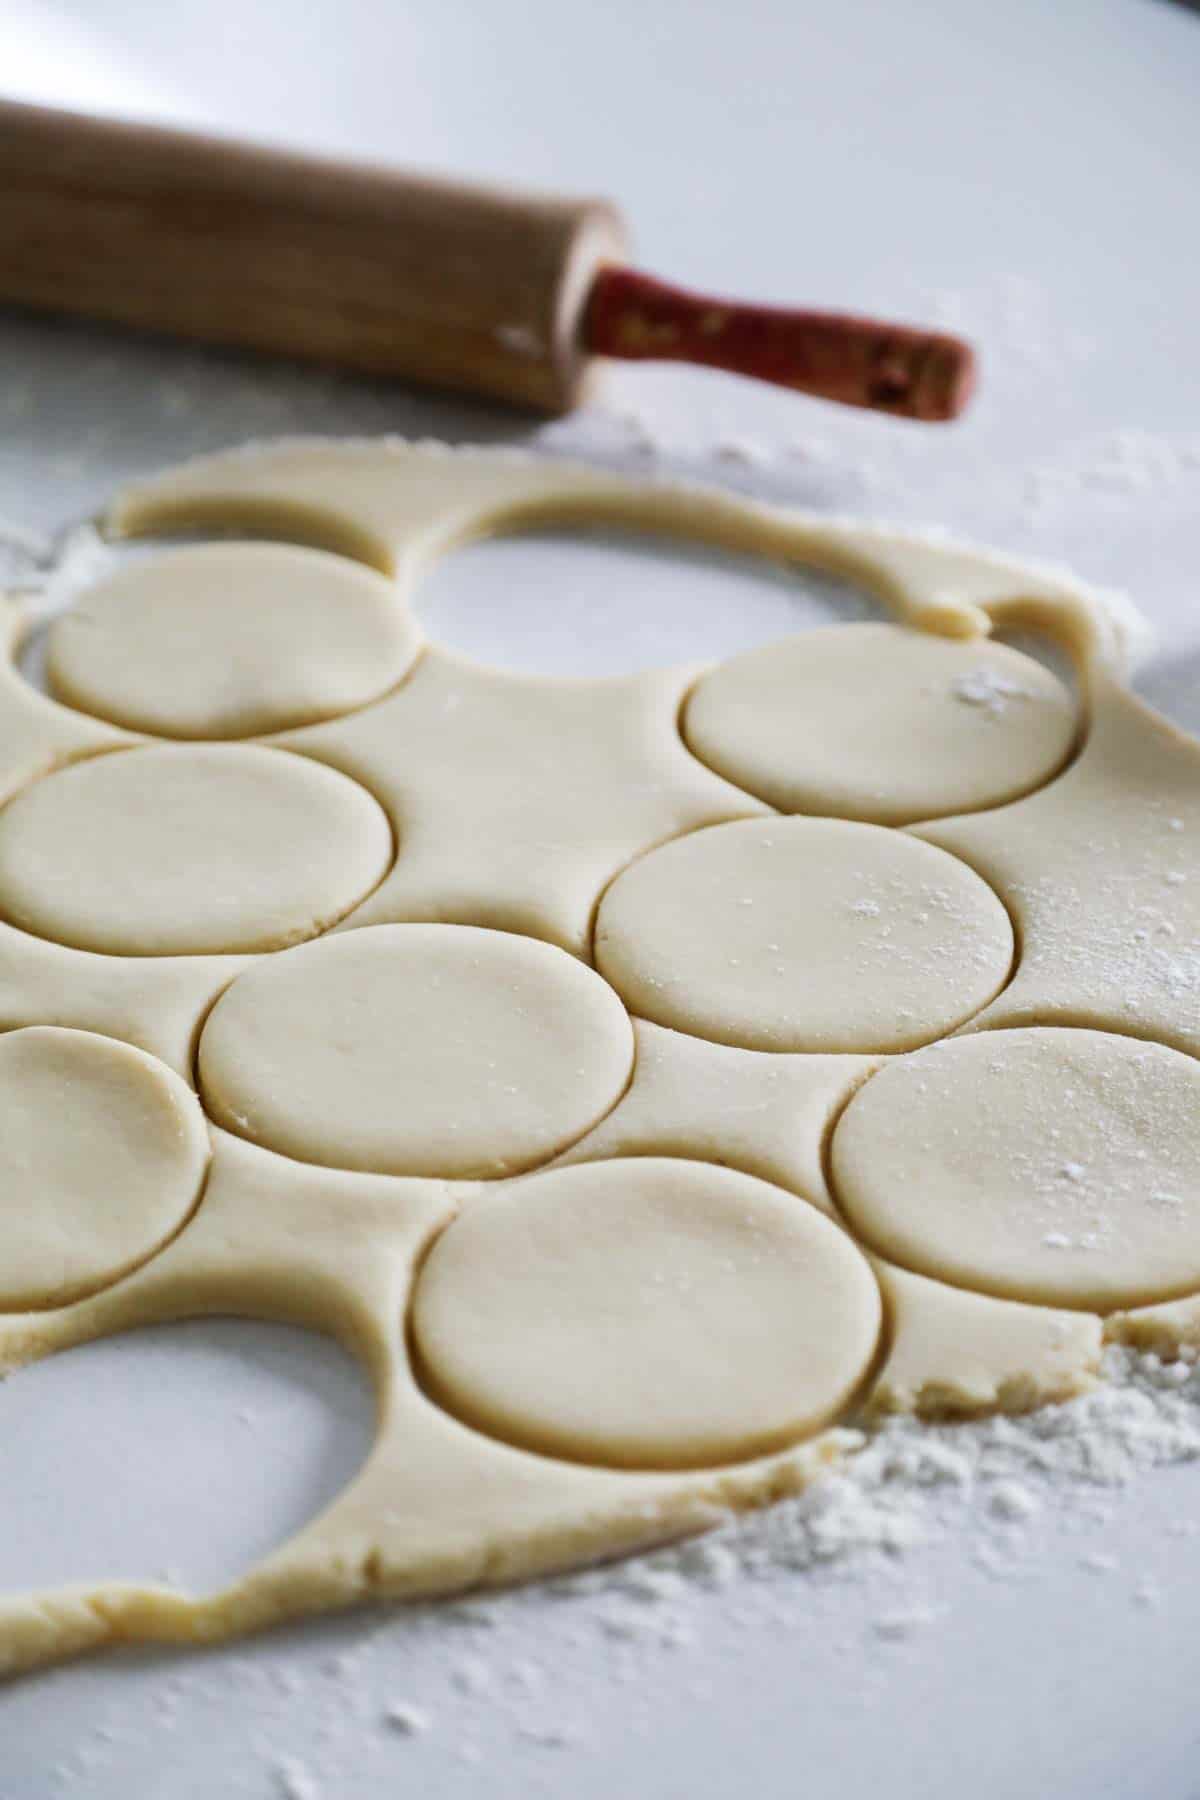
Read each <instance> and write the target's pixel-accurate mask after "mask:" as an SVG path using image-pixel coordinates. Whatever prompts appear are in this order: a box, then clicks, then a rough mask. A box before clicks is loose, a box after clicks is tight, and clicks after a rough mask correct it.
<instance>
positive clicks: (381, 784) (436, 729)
mask: <svg viewBox="0 0 1200 1800" xmlns="http://www.w3.org/2000/svg"><path fill="white" fill-rule="evenodd" d="M693 674H694V671H692V670H688V669H666V670H659V671H655V672H654V673H652V674H648V675H633V676H629V677H625V678H620V679H616V680H611V679H605V680H598V681H586V680H580V681H556V680H551V679H547V678H544V677H540V676H528V675H513V674H508V673H505V672H504V671H500V670H494V669H484V668H480V667H478V666H477V665H475V664H473V663H470V662H467V661H466V660H465V659H463V658H461V657H457V656H453V655H451V654H450V653H449V652H448V651H444V650H430V651H428V652H427V653H426V655H425V656H424V657H423V658H422V660H421V662H420V664H419V665H418V667H417V668H416V670H415V671H414V672H413V674H412V675H411V676H410V677H409V679H408V680H407V681H406V682H405V683H404V685H403V687H401V688H400V689H399V690H398V691H397V692H396V693H395V694H393V695H391V696H390V697H389V698H388V699H386V700H384V701H382V702H381V703H380V704H379V705H378V706H372V707H368V708H367V709H366V710H365V711H364V712H361V713H357V714H355V715H354V716H353V717H352V718H348V719H340V720H338V721H336V722H335V723H334V724H331V725H318V726H314V727H312V728H311V729H310V730H307V731H297V732H290V733H288V734H287V735H286V736H284V737H280V738H277V739H276V740H275V742H276V743H278V744H280V745H282V746H284V747H286V748H288V749H291V750H299V751H302V752H303V753H304V754H305V755H306V756H312V757H319V758H320V759H321V761H323V762H326V763H329V764H331V765H332V766H333V767H334V768H336V769H340V770H342V771H343V772H344V773H345V774H347V775H349V776H351V777H353V778H354V779H355V780H356V781H360V782H362V783H363V784H364V786H366V787H368V788H369V789H370V790H371V792H372V793H374V794H377V795H378V796H379V798H380V800H381V801H382V802H383V804H384V805H385V806H386V807H387V809H388V812H389V814H390V815H391V818H392V822H393V824H394V826H395V829H396V833H397V836H398V838H399V841H400V846H401V848H400V854H399V856H398V857H397V859H396V866H395V868H394V869H393V870H392V871H391V873H390V874H389V876H388V877H387V880H386V881H384V882H383V884H382V885H381V886H380V887H379V888H378V890H377V891H376V892H375V893H373V894H372V895H371V896H370V898H369V899H368V900H367V901H366V902H365V903H364V904H363V905H362V906H360V907H359V908H358V909H357V910H356V911H355V912H354V913H353V914H352V915H351V916H350V917H349V918H348V919H347V920H346V921H345V924H346V926H347V928H354V927H357V926H359V925H379V924H390V923H394V922H399V921H404V920H421V919H424V920H440V921H442V922H443V923H452V924H462V925H486V926H491V927H494V928H495V929H496V930H499V931H513V932H521V933H524V934H526V935H528V936H530V937H539V938H545V939H546V940H547V941H548V942H550V943H552V944H561V945H562V946H563V948H564V949H567V950H571V951H573V952H574V953H575V955H577V956H583V957H586V956H587V953H588V941H589V937H590V933H591V921H592V914H593V912H594V910H595V906H596V902H597V900H598V899H599V897H600V894H601V892H602V891H603V889H604V887H605V885H606V883H607V882H609V881H610V880H611V879H612V877H613V876H614V875H615V874H616V873H617V871H618V869H621V868H623V867H624V866H625V864H626V863H628V862H629V861H631V860H632V858H633V857H635V856H637V855H639V854H640V853H641V852H642V851H643V850H647V849H649V848H650V846H651V845H653V844H657V843H661V842H662V841H663V839H665V838H671V837H674V836H676V835H677V834H678V833H680V832H685V831H692V830H694V829H695V828H696V827H697V826H699V825H710V824H713V823H714V822H715V821H717V820H720V819H731V818H738V817H743V816H746V815H748V814H753V813H761V812H762V811H763V810H764V808H763V807H762V806H761V804H760V803H759V802H758V801H757V800H754V799H752V798H751V796H750V795H748V794H743V793H741V792H740V791H739V790H738V789H737V788H733V787H730V786H729V784H728V783H727V782H724V781H721V780H720V779H719V778H718V777H717V776H715V775H712V774H710V773H709V771H708V770H707V769H705V768H702V767H701V765H700V764H699V763H698V762H696V761H694V759H693V758H692V757H690V756H689V755H688V753H687V752H686V750H685V749H684V747H683V745H682V743H681V742H680V739H679V734H678V731H677V730H676V726H675V720H676V717H677V715H678V712H679V708H680V706H681V705H682V703H683V698H684V695H685V694H686V693H687V689H688V686H689V684H690V682H691V680H692V676H693Z"/></svg>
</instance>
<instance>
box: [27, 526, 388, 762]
mask: <svg viewBox="0 0 1200 1800" xmlns="http://www.w3.org/2000/svg"><path fill="white" fill-rule="evenodd" d="M419 642H420V638H419V633H418V631H417V628H416V626H415V624H414V623H413V621H412V619H411V618H410V617H409V615H408V614H407V612H406V611H405V609H404V607H403V606H402V605H401V603H400V601H399V599H398V596H397V594H396V591H395V589H394V588H393V586H392V585H391V583H390V582H388V581H385V580H384V578H383V577H382V576H381V575H377V574H375V573H374V571H373V570H371V569H365V568H361V567H360V566H359V565H357V564H356V563H352V562H349V561H347V560H346V558H345V557H340V556H331V555H328V554H327V553H326V552H324V551H321V550H305V549H301V548H299V547H297V546H294V545H288V544H235V543H225V544H193V545H188V546H186V547H183V548H180V549H177V550H170V551H167V552H166V553H165V554H160V555H155V556H154V557H148V558H145V559H143V560H141V561H138V562H135V563H131V564H130V565H129V566H128V567H126V568H123V569H121V570H120V571H119V572H118V573H117V574H115V575H112V576H110V577H109V578H108V579H107V580H106V581H102V582H99V583H98V584H97V585H96V586H95V587H93V588H91V589H89V590H88V592H87V593H85V594H83V595H81V597H80V599H79V600H78V602H77V603H76V605H75V606H74V607H72V609H71V610H70V612H67V613H64V614H63V615H62V616H61V617H60V618H58V619H56V620H55V621H54V622H53V624H52V625H51V626H50V630H49V633H48V636H47V649H46V675H47V681H48V684H49V687H50V690H51V692H52V693H53V694H55V695H56V696H57V698H58V699H60V700H62V701H65V702H66V704H67V705H69V706H74V707H77V708H79V709H80V710H81V711H83V712H87V713H92V714H94V715H96V716H97V717H98V718H102V719H107V720H110V721H111V722H112V723H113V724H116V725H124V726H126V727H127V728H128V729H129V730H131V731H148V732H154V733H156V734H158V735H160V736H162V737H171V738H238V737H251V736H254V735H257V734H258V733H260V732H267V731H281V730H283V729H284V728H286V727H288V726H294V725H306V724H310V723H312V722H313V721H314V720H317V719H328V718H332V717H334V716H335V715H337V714H338V713H344V712H348V711H350V710H351V709H353V708H355V707H359V706H364V705H366V704H367V702H368V701H371V700H375V699H377V698H378V697H379V696H380V695H381V694H383V693H385V692H386V691H387V690H388V688H390V687H393V686H394V685H395V684H396V682H398V681H399V680H400V678H401V676H402V675H403V674H404V672H405V670H406V669H407V668H408V667H409V665H410V664H411V662H412V660H413V658H414V656H415V655H416V653H417V648H418V645H419Z"/></svg>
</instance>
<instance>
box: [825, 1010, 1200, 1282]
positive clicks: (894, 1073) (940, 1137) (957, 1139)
mask: <svg viewBox="0 0 1200 1800" xmlns="http://www.w3.org/2000/svg"><path fill="white" fill-rule="evenodd" d="M1198 1124H1200V1064H1198V1063H1196V1062H1195V1061H1193V1059H1192V1058H1191V1057H1188V1056H1183V1055H1181V1054H1180V1053H1179V1052H1178V1051H1176V1050H1168V1049H1165V1048H1164V1047H1163V1046H1162V1045H1159V1044H1149V1043H1144V1042H1143V1041H1142V1040H1140V1039H1138V1038H1126V1037H1114V1036H1110V1035H1109V1034H1108V1033H1106V1032H1100V1031H1077V1030H1072V1029H1069V1028H1061V1027H1054V1028H1043V1027H1033V1028H1029V1029H1024V1030H1017V1031H984V1032H980V1033H978V1034H977V1035H975V1036H971V1037H965V1038H958V1039H956V1040H955V1041H954V1042H952V1043H946V1044H934V1045H932V1046H931V1047H930V1048H929V1049H927V1050H922V1051H920V1052H919V1053H918V1054H917V1055H915V1056H910V1057H906V1058H905V1059H904V1061H903V1062H897V1063H892V1064H891V1065H890V1066H888V1067H887V1068H885V1069H883V1070H881V1071H880V1072H879V1073H878V1074H876V1075H874V1076H872V1077H871V1079H870V1080H869V1081H868V1082H867V1084H866V1086H865V1087H863V1088H861V1089H860V1090H859V1092H858V1094H857V1096H856V1097H855V1098H854V1099H853V1100H852V1101H851V1102H850V1105H849V1106H848V1107H847V1109H846V1112H845V1113H844V1115H843V1117H842V1120H841V1122H840V1124H839V1125H838V1127H837V1130H836V1131H835V1133H834V1139H833V1178H834V1184H835V1187H836V1191H837V1197H838V1200H839V1203H840V1205H841V1207H842V1210H843V1212H844V1213H845V1215H846V1217H847V1218H848V1219H849V1220H850V1222H851V1224H852V1225H853V1226H854V1228H855V1229H856V1230H857V1231H859V1232H860V1233H861V1234H862V1236H863V1238H864V1239H865V1241H866V1242H867V1243H869V1244H870V1245H872V1246H873V1247H874V1248H875V1249H877V1250H879V1251H880V1252H882V1254H883V1255H884V1256H886V1257H889V1258H891V1259H892V1260H893V1261H895V1262H898V1263H902V1264H903V1265H904V1266H906V1267H907V1268H910V1269H916V1270H917V1271H919V1272H920V1273H923V1274H927V1275H935V1276H938V1277H940V1278H942V1279H943V1280H946V1281H950V1282H954V1283H956V1284H957V1285H958V1286H960V1287H970V1288H978V1289H980V1290H981V1291H982V1292H984V1293H989V1294H999V1295H1002V1296H1004V1297H1006V1298H1011V1299H1016V1300H1036V1301H1040V1302H1042V1303H1043V1304H1044V1305H1047V1306H1073V1307H1087V1308H1093V1309H1098V1310H1100V1311H1105V1310H1108V1309H1109V1308H1112V1307H1117V1306H1134V1305H1138V1304H1139V1303H1141V1302H1143V1301H1149V1300H1154V1299H1163V1298H1166V1297H1167V1296H1168V1295H1171V1294H1182V1293H1187V1292H1188V1291H1190V1290H1193V1289H1196V1288H1200V1129H1198V1128H1197V1127H1198Z"/></svg>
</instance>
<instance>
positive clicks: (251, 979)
mask: <svg viewBox="0 0 1200 1800" xmlns="http://www.w3.org/2000/svg"><path fill="white" fill-rule="evenodd" d="M632 1065H633V1030H632V1027H631V1025H630V1022H629V1019H628V1017H627V1015H626V1013H625V1010H624V1008H623V1007H622V1005H621V1003H620V1001H619V1000H618V999H617V996H616V995H615V994H614V993H613V991H612V989H611V988H610V987H608V986H607V985H606V983H605V982H603V981H602V980H601V979H600V977H599V976H598V975H596V974H595V973H594V972H593V971H592V970H591V969H589V968H586V967H585V966H584V965H583V964H582V963H580V962H578V961H577V960H576V959H575V958H574V957H573V956H569V955H568V954H567V952H566V951H565V950H558V949H556V948H555V947H554V946H553V945H552V944H543V943H539V942H538V941H537V940H536V939H533V938H522V937H515V936H513V935H511V934H510V933H508V932H504V931H482V930H477V929H476V928H475V927H473V926H467V925H377V926H371V927H369V928H364V929H362V930H359V931H349V932H345V933H342V934H339V935H338V936H336V937H331V938H326V939H323V940H322V941H321V942H320V943H318V944H306V945H303V946H302V947H301V948H300V949H298V950H292V951H289V952H288V954H287V955H285V956H279V957H274V958H272V959H271V961H270V962H263V963H259V964H257V965H256V966H255V967H254V968H252V969H249V970H247V972H246V973H245V974H244V975H242V976H240V977H239V978H238V980H237V981H235V982H234V983H233V985H232V986H231V987H230V988H229V989H227V991H226V992H225V994H224V995H223V996H222V997H221V999H220V1000H218V1002H217V1004H216V1006H215V1007H214V1008H213V1011H212V1014H211V1015H210V1017H209V1020H208V1023H207V1025H206V1026H205V1028H204V1033H203V1036H202V1037H201V1040H200V1086H201V1091H202V1092H203V1094H204V1099H205V1102H206V1104H207V1106H208V1109H209V1112H210V1113H211V1114H212V1116H213V1117H214V1118H215V1119H216V1120H218V1122H219V1123H220V1124H222V1125H226V1126H228V1128H229V1129H230V1130H231V1131H236V1132H239V1133H240V1134H241V1135H242V1136H243V1137H248V1138H252V1139H253V1140H254V1141H255V1142H256V1143H260V1144H265V1145H266V1146H267V1147H268V1148H269V1149H272V1150H279V1151H282V1152H283V1154H284V1155H285V1156H293V1157H296V1158H298V1159H299V1160H300V1161H301V1162H313V1163H325V1164H327V1165H329V1166H330V1167H333V1168H342V1169H359V1170H368V1171H373V1172H375V1173H378V1174H382V1175H432V1176H496V1175H506V1174H513V1173H515V1172H518V1171H519V1170H521V1169H526V1168H529V1167H530V1166H531V1165H533V1164H534V1163H537V1162H541V1161H544V1160H545V1159H546V1158H548V1157H550V1156H553V1155H554V1154H555V1152H556V1151H558V1150H561V1149H563V1148H565V1146H566V1145H567V1144H569V1143H570V1142H571V1141H572V1140H573V1139H574V1138H577V1137H580V1136H581V1135H582V1134H583V1132H585V1131H587V1130H588V1129H589V1128H590V1127H591V1126H592V1125H594V1124H595V1122H596V1120H597V1119H598V1118H599V1117H600V1116H601V1114H602V1113H605V1112H607V1111H608V1109H609V1108H610V1107H611V1106H612V1105H613V1104H614V1103H615V1102H616V1100H617V1099H618V1098H619V1097H620V1095H621V1093H622V1092H623V1090H624V1088H625V1085H626V1083H627V1081H628V1079H629V1073H630V1069H631V1068H632Z"/></svg>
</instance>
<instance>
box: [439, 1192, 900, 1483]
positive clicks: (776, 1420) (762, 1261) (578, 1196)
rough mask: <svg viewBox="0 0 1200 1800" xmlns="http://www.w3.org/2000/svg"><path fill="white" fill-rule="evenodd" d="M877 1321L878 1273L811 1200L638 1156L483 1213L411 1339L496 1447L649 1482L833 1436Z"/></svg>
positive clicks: (491, 1201) (451, 1252) (455, 1234)
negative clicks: (607, 1468) (826, 1428)
mask: <svg viewBox="0 0 1200 1800" xmlns="http://www.w3.org/2000/svg"><path fill="white" fill-rule="evenodd" d="M880 1322H881V1303H880V1297H879V1290H878V1287H877V1285H876V1282H875V1277H874V1275H873V1274H872V1272H871V1269H870V1267H869V1265H868V1263H867V1261H866V1258H865V1257H864V1256H863V1255H862V1254H861V1252H860V1251H859V1250H858V1249H857V1248H856V1247H855V1245H854V1244H853V1243H852V1241H851V1240H850V1238H849V1237H847V1235H846V1234H845V1233H844V1232H843V1231H841V1230H840V1229H839V1228H838V1227H837V1226H836V1225H834V1224H832V1223H831V1222H830V1221H829V1220H828V1219H826V1218H825V1217H824V1216H823V1215H822V1214H821V1213H819V1212H818V1211H817V1210H816V1208H815V1207H813V1206H810V1205H809V1204H808V1203H807V1202H806V1201H803V1200H798V1199H796V1198H795V1197H793V1196H792V1195H789V1194H785V1193H783V1192H782V1190H781V1189H779V1188H775V1187H771V1186H770V1185H768V1184H767V1183H766V1182H763V1181H759V1180H757V1179H755V1177H753V1176H750V1175H740V1174H736V1173H734V1172H733V1171H732V1170H730V1169H721V1168H717V1167H715V1166H713V1165H712V1164H708V1163H698V1162H676V1161H672V1160H669V1159H666V1158H658V1157H638V1158H632V1159H629V1160H624V1161H614V1162H605V1163H595V1164H583V1165H578V1166H575V1167H572V1168H568V1169H559V1170H554V1171H552V1172H550V1173H547V1174H541V1175H535V1176H533V1177H531V1178H530V1179H529V1180H527V1181H523V1182H519V1183H514V1184H513V1185H512V1186H511V1187H510V1188H507V1189H505V1190H502V1191H500V1192H498V1193H489V1194H486V1195H481V1196H480V1197H479V1198H477V1199H475V1200H472V1201H469V1202H468V1203H467V1206H466V1208H465V1209H464V1211H463V1212H462V1213H461V1214H460V1215H459V1217H458V1219H457V1220H455V1221H454V1223H452V1224H451V1225H450V1226H448V1227H447V1229H446V1231H445V1232H444V1233H443V1234H442V1236H441V1237H440V1238H439V1239H438V1240H437V1242H436V1243H435V1245H434V1247H433V1250H432V1251H431V1253H430V1255H429V1257H428V1259H427V1260H426V1262H425V1265H424V1268H423V1271H422V1273H421V1276H420V1279H419V1281H418V1284H417V1289H416V1295H415V1298H414V1306H413V1328H414V1336H415V1342H416V1346H417V1351H418V1355H419V1357H420V1360H421V1366H422V1368H423V1371H424V1373H425V1375H426V1378H427V1380H428V1382H429V1385H430V1388H431V1391H432V1393H433V1394H434V1396H435V1397H437V1398H439V1399H441V1400H442V1401H444V1403H445V1404H446V1405H447V1406H448V1407H449V1408H450V1409H451V1410H452V1411H454V1412H455V1413H456V1414H458V1415H459V1416H460V1417H462V1418H463V1419H465V1420H467V1421H468V1422H470V1423H472V1424H475V1425H478V1426H479V1427H480V1428H482V1429H483V1430H485V1431H488V1432H490V1433H492V1434H493V1435H495V1436H498V1437H502V1438H505V1439H507V1440H508V1441H510V1442H513V1443H517V1444H520V1445H523V1446H525V1447H527V1448H530V1449H534V1450H540V1451H544V1452H546V1453H548V1454H550V1455H555V1456H563V1457H568V1458H570V1459H572V1460H574V1461H585V1462H592V1463H601V1464H615V1465H618V1466H621V1467H633V1468H681V1467H688V1466H693V1467H694V1466H701V1465H705V1464H714V1463H723V1462H732V1461H735V1460H738V1459H741V1458H745V1457H750V1456H755V1455H759V1454H762V1453H764V1452H767V1451H770V1450H774V1449H780V1448H782V1447H783V1446H785V1445H787V1444H791V1443H795V1442H796V1441H797V1440H798V1439H800V1438H803V1437H805V1436H807V1435H809V1434H810V1433H812V1432H814V1431H816V1430H818V1429H819V1428H820V1427H821V1426H822V1425H824V1424H826V1423H827V1422H828V1421H829V1420H830V1419H831V1418H833V1417H834V1416H835V1415H836V1414H837V1413H838V1412H839V1411H840V1410H841V1408H842V1407H844V1406H845V1404H846V1403H847V1401H848V1400H849V1399H850V1398H851V1396H852V1395H853V1393H854V1391H855V1390H856V1388H857V1387H858V1385H859V1383H860V1382H861V1381H862V1380H863V1378H864V1376H865V1374H866V1372H867V1369H868V1367H869V1365H870V1362H871V1359H872V1357H873V1356H874V1353H875V1348H876V1344H877V1341H878V1337H879V1329H880Z"/></svg>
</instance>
